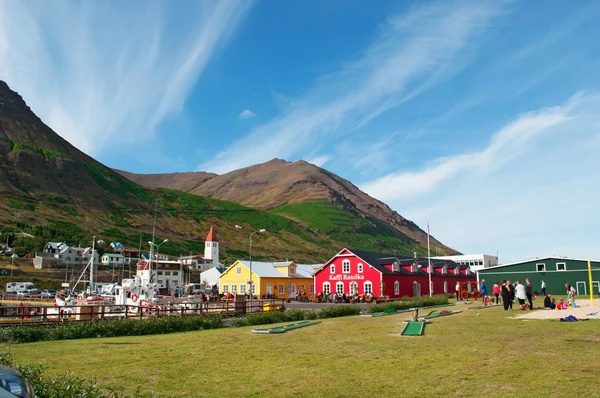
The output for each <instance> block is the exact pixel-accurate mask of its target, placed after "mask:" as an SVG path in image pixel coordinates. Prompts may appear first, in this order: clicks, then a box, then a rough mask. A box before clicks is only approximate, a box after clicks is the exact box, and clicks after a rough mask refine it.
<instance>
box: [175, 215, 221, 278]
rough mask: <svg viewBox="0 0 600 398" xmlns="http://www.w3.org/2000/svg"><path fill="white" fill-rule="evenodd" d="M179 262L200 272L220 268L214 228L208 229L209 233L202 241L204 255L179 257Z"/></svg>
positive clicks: (217, 242)
mask: <svg viewBox="0 0 600 398" xmlns="http://www.w3.org/2000/svg"><path fill="white" fill-rule="evenodd" d="M179 262H180V263H181V265H182V266H184V267H188V268H194V269H196V270H198V271H200V272H205V271H208V270H209V269H211V268H213V267H218V266H220V264H219V240H218V239H217V234H216V233H215V229H214V227H212V226H211V227H210V231H209V232H208V235H207V236H206V239H205V241H204V255H202V254H194V255H190V256H183V257H179Z"/></svg>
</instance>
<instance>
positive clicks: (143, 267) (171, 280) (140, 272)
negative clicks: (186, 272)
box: [137, 259, 183, 290]
mask: <svg viewBox="0 0 600 398" xmlns="http://www.w3.org/2000/svg"><path fill="white" fill-rule="evenodd" d="M137 276H139V277H140V278H141V279H142V284H144V281H146V282H147V281H150V283H155V282H156V283H157V284H158V286H159V287H166V288H168V289H170V290H174V289H176V288H177V287H178V286H183V271H182V269H181V263H180V262H179V261H166V260H158V261H157V260H154V261H152V280H150V264H149V261H148V260H146V259H143V260H140V261H138V263H137Z"/></svg>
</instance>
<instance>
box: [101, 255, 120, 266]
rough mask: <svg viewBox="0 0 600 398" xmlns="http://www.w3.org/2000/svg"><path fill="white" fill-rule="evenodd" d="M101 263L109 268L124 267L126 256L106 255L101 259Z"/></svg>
mask: <svg viewBox="0 0 600 398" xmlns="http://www.w3.org/2000/svg"><path fill="white" fill-rule="evenodd" d="M100 263H101V264H102V265H104V266H107V267H119V268H121V267H123V265H125V256H123V255H122V254H120V253H104V254H103V255H102V257H101V258H100Z"/></svg>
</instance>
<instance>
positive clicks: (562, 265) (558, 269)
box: [556, 263, 567, 271]
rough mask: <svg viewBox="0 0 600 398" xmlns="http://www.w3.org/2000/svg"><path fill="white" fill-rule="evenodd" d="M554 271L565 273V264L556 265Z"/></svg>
mask: <svg viewBox="0 0 600 398" xmlns="http://www.w3.org/2000/svg"><path fill="white" fill-rule="evenodd" d="M556 270H557V271H566V270H567V263H556Z"/></svg>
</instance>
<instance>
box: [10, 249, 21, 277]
mask: <svg viewBox="0 0 600 398" xmlns="http://www.w3.org/2000/svg"><path fill="white" fill-rule="evenodd" d="M11 257H12V264H11V267H10V276H13V268H15V258H19V256H17V253H13V255H12V256H11Z"/></svg>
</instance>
